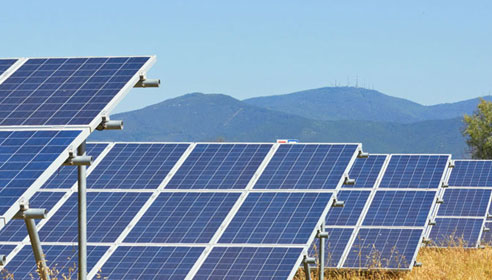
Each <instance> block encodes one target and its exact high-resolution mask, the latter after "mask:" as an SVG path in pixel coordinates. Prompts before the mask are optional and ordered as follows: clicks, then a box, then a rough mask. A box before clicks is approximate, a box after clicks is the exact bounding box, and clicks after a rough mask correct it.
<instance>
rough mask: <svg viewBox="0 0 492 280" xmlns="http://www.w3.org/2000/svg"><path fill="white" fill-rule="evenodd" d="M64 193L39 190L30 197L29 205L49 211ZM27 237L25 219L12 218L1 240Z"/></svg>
mask: <svg viewBox="0 0 492 280" xmlns="http://www.w3.org/2000/svg"><path fill="white" fill-rule="evenodd" d="M64 195H65V193H63V192H37V193H35V194H34V195H33V196H32V197H31V199H29V207H31V208H42V209H46V210H47V211H48V212H49V211H50V209H51V208H52V207H53V206H55V204H56V203H58V201H59V200H60V199H61V198H62V197H63V196H64ZM25 237H27V228H26V224H25V222H24V220H12V221H10V222H9V223H7V224H6V225H5V227H4V228H2V229H1V230H0V241H22V240H23V239H24V238H25ZM0 254H1V252H0Z"/></svg>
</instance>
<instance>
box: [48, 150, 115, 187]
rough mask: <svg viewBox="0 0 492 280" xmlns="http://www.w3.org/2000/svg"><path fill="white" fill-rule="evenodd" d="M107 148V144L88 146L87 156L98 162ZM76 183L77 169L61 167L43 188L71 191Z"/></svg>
mask: <svg viewBox="0 0 492 280" xmlns="http://www.w3.org/2000/svg"><path fill="white" fill-rule="evenodd" d="M107 147H108V144H107V143H105V144H102V143H99V144H87V145H86V154H87V155H89V156H92V158H93V160H96V159H97V158H98V157H99V155H100V154H101V153H102V151H104V149H106V148H107ZM89 168H90V167H89ZM75 183H77V168H76V167H73V166H60V168H58V170H57V171H56V172H55V173H53V175H51V177H50V178H49V179H48V181H47V182H46V183H44V185H43V186H42V187H41V188H43V189H46V188H49V189H70V188H71V187H72V186H73V185H74V184H75Z"/></svg>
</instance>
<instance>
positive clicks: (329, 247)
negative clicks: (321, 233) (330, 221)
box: [309, 210, 354, 268]
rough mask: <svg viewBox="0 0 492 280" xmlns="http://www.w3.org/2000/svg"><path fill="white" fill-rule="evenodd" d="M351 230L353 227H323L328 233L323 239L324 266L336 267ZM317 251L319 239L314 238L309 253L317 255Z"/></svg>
mask: <svg viewBox="0 0 492 280" xmlns="http://www.w3.org/2000/svg"><path fill="white" fill-rule="evenodd" d="M330 211H331V210H330ZM353 231H354V228H331V227H328V228H325V232H326V233H328V238H326V240H325V267H327V268H335V267H337V265H338V263H339V262H340V259H341V258H342V254H343V252H344V250H345V248H346V246H347V244H348V243H349V241H350V237H351V236H352V232H353ZM319 252H320V250H319V239H315V240H314V243H313V245H312V246H311V248H310V250H309V255H310V256H317V255H319Z"/></svg>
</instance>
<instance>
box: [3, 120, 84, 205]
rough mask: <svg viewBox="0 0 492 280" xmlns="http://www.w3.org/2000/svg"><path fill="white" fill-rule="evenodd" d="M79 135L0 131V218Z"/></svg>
mask: <svg viewBox="0 0 492 280" xmlns="http://www.w3.org/2000/svg"><path fill="white" fill-rule="evenodd" d="M80 133H81V131H80V130H70V131H69V130H66V131H0V215H3V213H5V211H7V209H9V208H10V207H11V206H12V204H13V203H14V202H15V201H17V200H18V199H19V198H20V197H21V195H22V194H24V192H25V191H27V189H29V187H30V186H31V185H32V184H33V183H34V181H36V180H37V179H38V177H39V176H41V174H43V173H44V172H45V171H46V169H47V168H48V167H49V166H50V165H51V164H52V163H53V161H54V160H56V159H57V158H58V157H59V156H60V154H61V153H62V152H63V151H64V150H65V149H67V148H68V146H69V145H71V144H72V142H73V141H74V140H75V138H76V137H77V136H79V134H80Z"/></svg>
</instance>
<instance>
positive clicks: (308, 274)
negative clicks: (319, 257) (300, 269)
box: [302, 256, 316, 280]
mask: <svg viewBox="0 0 492 280" xmlns="http://www.w3.org/2000/svg"><path fill="white" fill-rule="evenodd" d="M302 263H303V264H304V273H305V274H306V280H311V270H310V268H309V264H310V263H316V259H314V258H309V257H308V256H304V259H303V260H302Z"/></svg>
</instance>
